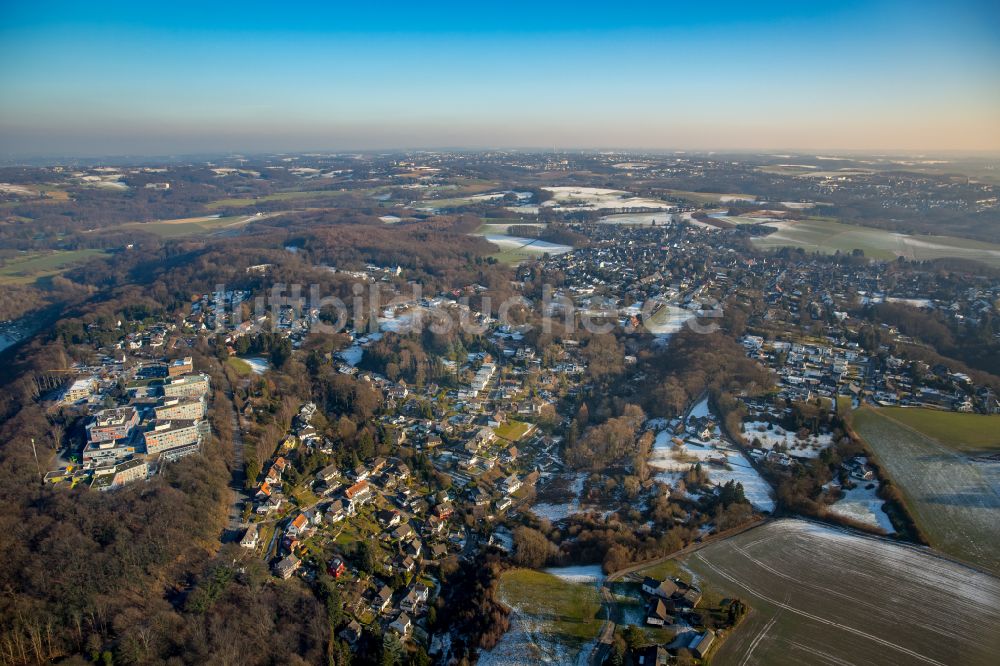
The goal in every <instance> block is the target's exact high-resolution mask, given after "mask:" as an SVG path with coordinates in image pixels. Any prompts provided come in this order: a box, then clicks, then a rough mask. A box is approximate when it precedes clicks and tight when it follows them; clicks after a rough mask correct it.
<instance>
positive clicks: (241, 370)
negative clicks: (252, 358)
mask: <svg viewBox="0 0 1000 666" xmlns="http://www.w3.org/2000/svg"><path fill="white" fill-rule="evenodd" d="M226 365H228V366H229V367H230V368H232V369H233V370H235V371H236V374H238V375H239V376H241V377H243V376H245V375H249V374H250V373H251V372H253V370H252V369H251V368H250V364H249V363H247V362H246V361H244V360H243V359H241V358H236V357H235V356H230V357H229V358H227V359H226Z"/></svg>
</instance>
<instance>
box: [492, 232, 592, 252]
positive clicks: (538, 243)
mask: <svg viewBox="0 0 1000 666" xmlns="http://www.w3.org/2000/svg"><path fill="white" fill-rule="evenodd" d="M484 238H485V239H486V240H488V241H489V242H491V243H493V244H495V245H499V246H500V247H501V248H503V249H508V248H513V249H517V250H527V251H530V252H538V253H539V254H544V253H546V252H547V253H549V254H565V253H567V252H572V251H573V248H572V247H571V246H569V245H558V244H556V243H549V242H547V241H543V240H538V239H537V238H522V237H520V236H506V235H504V236H501V235H497V234H486V235H485V236H484Z"/></svg>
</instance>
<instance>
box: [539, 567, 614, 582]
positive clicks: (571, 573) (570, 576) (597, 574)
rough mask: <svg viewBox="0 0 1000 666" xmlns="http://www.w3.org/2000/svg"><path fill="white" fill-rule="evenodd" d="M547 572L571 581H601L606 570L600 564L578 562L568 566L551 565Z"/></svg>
mask: <svg viewBox="0 0 1000 666" xmlns="http://www.w3.org/2000/svg"><path fill="white" fill-rule="evenodd" d="M545 573H547V574H551V575H553V576H555V577H556V578H562V579H563V580H568V581H569V582H571V583H600V582H601V581H602V580H604V570H603V569H601V565H600V564H577V565H573V566H568V567H549V568H548V569H545Z"/></svg>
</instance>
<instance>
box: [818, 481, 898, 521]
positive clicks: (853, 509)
mask: <svg viewBox="0 0 1000 666" xmlns="http://www.w3.org/2000/svg"><path fill="white" fill-rule="evenodd" d="M856 483H857V485H855V486H854V487H853V488H851V489H849V490H845V489H841V491H840V492H841V498H840V499H839V500H837V501H836V502H835V503H834V504H832V505H830V506H829V507H828V510H829V511H830V513H832V514H834V515H837V516H841V517H843V518H849V519H851V520H856V521H857V522H859V523H864V524H865V525H871V526H872V527H877V528H879V529H880V530H882V531H883V532H885V533H886V534H894V533H895V532H896V530H895V529H894V528H893V527H892V521H891V520H889V516H888V515H886V513H885V511H883V510H882V507H883V506H884V505H885V502H883V501H882V500H881V499H879V497H878V483H877V482H874V481H862V482H856Z"/></svg>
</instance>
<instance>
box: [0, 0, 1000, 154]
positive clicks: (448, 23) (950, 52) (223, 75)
mask: <svg viewBox="0 0 1000 666" xmlns="http://www.w3.org/2000/svg"><path fill="white" fill-rule="evenodd" d="M751 4H752V3H742V2H728V1H725V2H719V3H714V4H713V5H712V6H711V7H707V8H706V7H700V8H698V7H692V6H690V5H689V4H688V3H672V2H659V3H656V2H640V3H634V4H632V5H630V6H628V7H624V6H621V7H619V6H616V7H613V8H609V6H608V5H606V4H603V3H587V2H581V3H555V4H553V3H544V6H543V3H524V2H511V3H504V4H502V5H501V4H496V5H490V6H478V5H477V6H471V5H467V4H465V3H453V2H445V3H438V4H437V5H436V6H435V7H428V6H423V5H417V4H416V3H383V4H382V6H380V7H379V8H377V9H375V8H362V7H358V6H351V7H336V6H333V3H329V4H317V5H315V6H308V7H307V6H295V7H293V6H287V7H278V6H275V5H273V4H271V3H267V4H264V3H262V4H259V5H258V4H255V3H239V4H237V3H231V4H230V3H218V4H213V5H211V6H208V5H207V4H204V5H203V4H197V5H196V4H189V3H171V4H169V5H166V4H164V5H160V6H154V5H153V4H152V3H149V4H143V3H120V2H116V1H112V2H105V3H100V4H92V3H87V4H84V3H56V2H44V1H43V2H35V3H31V4H28V3H18V4H16V5H12V4H11V3H7V4H5V5H4V6H3V7H2V8H0V63H2V64H0V89H2V90H3V94H2V95H0V156H2V157H12V156H16V157H22V156H23V157H44V156H81V155H86V156H102V155H122V154H129V155H142V154H155V155H164V154H175V155H176V154H185V153H194V152H197V153H207V152H213V151H218V152H223V151H241V152H263V151H297V150H357V149H390V148H418V147H444V146H448V147H466V148H477V147H541V148H553V147H554V148H612V147H615V148H633V149H648V150H653V149H692V150H693V149H704V150H719V149H735V150H809V149H811V150H856V151H890V150H891V151H906V150H908V151H1000V7H998V6H997V5H996V4H995V3H990V2H984V1H978V0H957V1H954V2H920V1H915V2H898V1H896V0H880V1H877V2H857V1H855V0H849V1H847V2H840V3H802V2H769V3H766V4H764V5H761V6H749V5H751Z"/></svg>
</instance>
